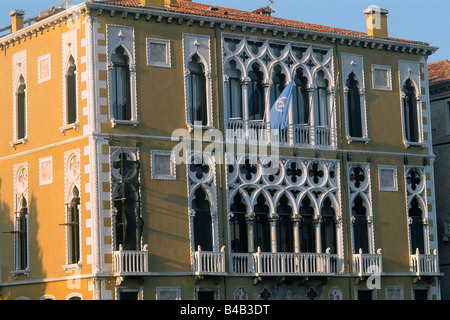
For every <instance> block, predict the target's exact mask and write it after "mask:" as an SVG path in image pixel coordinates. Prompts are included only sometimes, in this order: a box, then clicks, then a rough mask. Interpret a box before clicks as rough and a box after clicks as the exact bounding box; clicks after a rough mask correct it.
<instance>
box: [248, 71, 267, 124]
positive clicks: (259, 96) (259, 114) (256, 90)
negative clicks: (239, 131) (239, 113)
mask: <svg viewBox="0 0 450 320" xmlns="http://www.w3.org/2000/svg"><path fill="white" fill-rule="evenodd" d="M248 76H249V78H250V83H249V85H248V119H249V120H263V119H264V114H265V98H264V88H263V72H262V71H260V67H259V65H258V64H256V63H254V64H253V66H252V70H250V72H249V73H248Z"/></svg>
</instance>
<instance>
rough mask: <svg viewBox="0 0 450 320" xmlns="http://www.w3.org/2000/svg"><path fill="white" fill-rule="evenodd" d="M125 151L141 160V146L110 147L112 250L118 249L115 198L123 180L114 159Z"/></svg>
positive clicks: (139, 175)
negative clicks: (114, 165)
mask: <svg viewBox="0 0 450 320" xmlns="http://www.w3.org/2000/svg"><path fill="white" fill-rule="evenodd" d="M122 152H123V153H125V154H126V155H127V156H129V157H130V158H131V159H132V161H140V150H139V148H132V147H110V148H109V165H110V173H109V179H110V183H111V190H110V199H109V201H110V208H111V209H110V217H111V221H112V224H111V234H112V240H111V251H112V252H114V251H117V250H116V241H117V235H116V223H115V221H116V219H115V215H116V208H115V201H114V199H115V198H116V196H118V195H119V194H118V192H119V185H118V184H117V183H118V182H119V181H120V180H121V176H120V172H119V169H115V168H113V161H114V160H117V159H119V156H120V154H121V153H122ZM141 174H142V173H141V171H139V173H138V181H139V183H141ZM138 192H139V197H140V198H139V201H140V202H141V203H142V187H139V191H138ZM142 213H143V211H142V205H141V206H140V211H139V216H140V217H142ZM143 240H144V239H141V249H142V248H144V246H145V245H144V243H143Z"/></svg>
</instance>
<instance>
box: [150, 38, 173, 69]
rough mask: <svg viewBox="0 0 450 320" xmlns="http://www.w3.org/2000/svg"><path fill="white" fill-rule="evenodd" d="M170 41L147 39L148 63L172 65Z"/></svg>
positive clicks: (151, 64) (167, 66)
mask: <svg viewBox="0 0 450 320" xmlns="http://www.w3.org/2000/svg"><path fill="white" fill-rule="evenodd" d="M170 58H171V57H170V41H168V40H161V39H150V38H148V39H147V64H148V65H149V66H152V67H164V68H170V67H171V61H170V60H171V59H170Z"/></svg>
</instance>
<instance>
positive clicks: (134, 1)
mask: <svg viewBox="0 0 450 320" xmlns="http://www.w3.org/2000/svg"><path fill="white" fill-rule="evenodd" d="M96 2H100V3H107V4H115V5H122V6H129V7H142V5H141V4H140V2H139V1H138V0H98V1H96ZM167 10H168V11H171V12H177V13H185V14H193V15H198V16H205V17H213V18H221V19H227V20H236V21H245V22H254V23H262V24H269V25H274V26H281V27H289V28H297V29H302V30H309V31H319V32H326V33H334V34H341V35H350V36H356V37H363V38H372V37H371V36H369V35H368V34H367V33H364V32H358V31H352V30H347V29H341V28H334V27H327V26H323V25H318V24H312V23H306V22H300V21H295V20H288V19H282V18H277V17H273V16H270V15H264V14H259V13H255V12H249V11H242V10H237V9H230V8H223V7H218V6H211V5H206V4H201V3H196V2H191V1H184V0H178V6H176V7H175V6H173V7H172V6H171V7H167ZM389 39H390V40H394V41H400V42H407V43H413V44H420V45H429V44H428V43H425V42H418V41H409V40H403V39H396V38H389Z"/></svg>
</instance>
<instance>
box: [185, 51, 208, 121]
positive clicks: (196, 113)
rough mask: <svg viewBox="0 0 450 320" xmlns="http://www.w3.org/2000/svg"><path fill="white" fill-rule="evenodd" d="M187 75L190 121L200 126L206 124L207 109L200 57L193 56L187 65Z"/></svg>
mask: <svg viewBox="0 0 450 320" xmlns="http://www.w3.org/2000/svg"><path fill="white" fill-rule="evenodd" d="M188 69H189V75H188V84H189V105H190V113H191V119H192V121H193V122H194V123H195V122H201V124H202V125H204V126H206V125H207V124H208V108H207V98H206V92H207V91H206V76H205V67H204V66H203V64H202V63H201V60H200V57H199V56H198V55H194V56H193V57H192V59H191V61H190V62H189V64H188Z"/></svg>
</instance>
